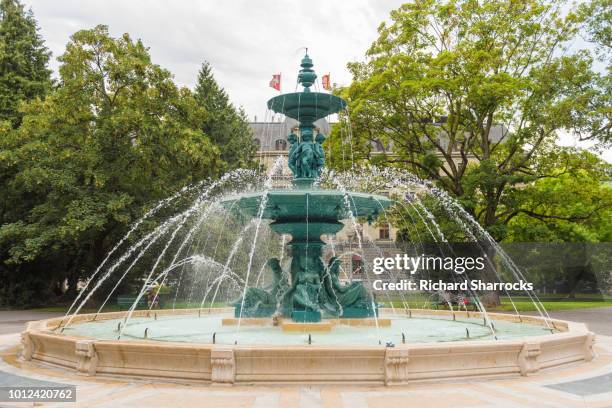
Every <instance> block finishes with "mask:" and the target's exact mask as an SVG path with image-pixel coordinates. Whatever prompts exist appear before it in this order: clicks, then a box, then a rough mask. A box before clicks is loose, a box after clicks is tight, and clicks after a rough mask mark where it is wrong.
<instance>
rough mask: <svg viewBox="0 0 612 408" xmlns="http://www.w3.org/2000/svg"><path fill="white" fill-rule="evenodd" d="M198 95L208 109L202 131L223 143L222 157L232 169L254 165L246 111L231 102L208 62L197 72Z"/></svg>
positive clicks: (197, 97) (202, 104) (196, 94)
mask: <svg viewBox="0 0 612 408" xmlns="http://www.w3.org/2000/svg"><path fill="white" fill-rule="evenodd" d="M195 98H196V100H197V101H198V104H199V105H200V106H202V107H203V108H204V109H206V111H207V112H208V115H207V117H206V120H205V121H204V122H203V125H202V130H203V131H204V133H206V134H207V135H208V136H209V137H210V138H211V140H212V141H213V142H214V143H216V144H217V145H218V146H223V149H222V151H221V158H222V159H223V160H224V161H225V162H226V163H228V165H229V167H230V168H232V169H235V168H246V167H250V166H252V165H253V163H252V157H253V154H254V153H255V146H254V144H253V136H252V134H251V128H250V127H249V124H248V121H247V118H246V114H245V113H244V111H243V110H242V109H239V110H236V108H235V107H234V106H233V105H232V104H231V102H230V101H229V97H228V95H227V93H226V92H225V90H224V89H223V88H220V87H219V85H218V84H217V82H216V81H215V78H214V76H213V73H212V68H211V66H210V64H209V63H207V62H206V63H204V64H202V68H201V69H200V72H199V74H198V81H197V84H196V88H195Z"/></svg>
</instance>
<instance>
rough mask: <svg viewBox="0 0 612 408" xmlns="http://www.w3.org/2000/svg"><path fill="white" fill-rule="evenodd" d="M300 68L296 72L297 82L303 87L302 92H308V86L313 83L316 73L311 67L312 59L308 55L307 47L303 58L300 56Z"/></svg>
mask: <svg viewBox="0 0 612 408" xmlns="http://www.w3.org/2000/svg"><path fill="white" fill-rule="evenodd" d="M300 66H301V67H302V69H301V70H300V73H299V74H298V82H299V83H300V84H302V86H303V87H304V92H310V87H311V86H312V84H314V81H315V80H316V79H317V74H316V73H315V71H314V69H312V66H313V64H312V59H310V57H309V56H308V48H306V54H304V58H302V63H301V64H300Z"/></svg>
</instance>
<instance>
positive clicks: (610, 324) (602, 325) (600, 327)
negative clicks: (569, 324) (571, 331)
mask: <svg viewBox="0 0 612 408" xmlns="http://www.w3.org/2000/svg"><path fill="white" fill-rule="evenodd" d="M549 314H550V317H552V318H555V319H561V320H570V321H575V322H583V323H586V324H587V325H588V326H589V329H591V331H593V332H595V333H597V334H605V335H606V336H612V307H602V308H596V309H578V310H561V311H558V312H550V313H549Z"/></svg>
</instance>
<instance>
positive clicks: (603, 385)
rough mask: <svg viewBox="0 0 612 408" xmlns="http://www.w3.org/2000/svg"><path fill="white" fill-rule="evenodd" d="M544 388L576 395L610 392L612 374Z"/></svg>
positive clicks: (611, 389) (611, 388)
mask: <svg viewBox="0 0 612 408" xmlns="http://www.w3.org/2000/svg"><path fill="white" fill-rule="evenodd" d="M546 387H548V388H552V389H555V390H559V391H563V392H569V393H572V394H576V395H581V396H585V395H593V394H601V393H604V392H610V391H612V373H610V374H605V375H599V376H597V377H592V378H588V379H584V380H578V381H571V382H566V383H559V384H551V385H547V386H546Z"/></svg>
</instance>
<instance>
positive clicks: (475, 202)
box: [331, 0, 600, 239]
mask: <svg viewBox="0 0 612 408" xmlns="http://www.w3.org/2000/svg"><path fill="white" fill-rule="evenodd" d="M560 5H561V3H559V2H557V1H553V2H544V1H539V0H521V1H518V2H517V1H507V0H495V1H487V2H473V1H464V0H448V1H436V0H426V1H422V2H421V1H420V2H414V3H407V4H404V5H403V6H402V7H400V8H399V9H398V10H395V11H393V12H392V13H391V19H392V23H391V24H390V25H387V24H381V26H380V28H379V38H378V39H377V40H376V41H375V42H374V43H373V44H372V46H371V48H370V49H369V51H368V52H367V59H366V61H365V62H361V63H359V62H356V63H351V64H349V69H350V70H351V72H352V74H353V83H352V84H351V85H350V86H349V87H348V88H346V89H344V90H343V91H342V93H343V95H344V96H345V97H346V98H347V99H348V101H349V106H350V110H351V113H352V116H351V122H352V123H351V126H352V135H351V137H350V140H346V138H344V140H343V141H344V143H345V144H346V143H351V144H352V146H351V151H352V154H353V155H354V157H355V159H356V160H362V159H369V158H371V157H377V158H376V160H377V161H379V162H381V163H382V164H384V165H390V166H397V167H402V168H406V169H409V170H411V171H412V172H414V173H416V174H417V175H419V176H421V177H424V178H428V179H431V180H433V181H435V182H436V183H437V184H438V185H439V186H440V187H442V188H444V189H445V190H447V191H448V192H450V193H451V194H452V195H453V196H455V197H457V198H458V199H459V200H460V201H461V202H462V203H463V205H464V206H465V207H466V209H467V210H468V211H469V212H470V213H472V214H473V215H474V216H475V217H476V218H477V219H478V220H479V221H480V222H481V224H482V225H483V226H484V227H485V228H487V229H488V230H489V231H490V232H491V233H492V234H493V236H494V237H495V238H497V239H500V238H503V237H504V236H505V230H506V224H507V222H508V216H509V214H512V213H513V212H514V211H515V208H514V207H513V205H515V204H516V202H515V201H513V200H508V199H507V198H509V197H511V196H512V194H511V193H512V192H513V191H516V190H518V189H521V188H522V186H524V185H525V184H528V183H530V182H533V181H535V180H537V179H538V178H540V177H543V176H545V175H549V174H550V173H549V170H550V169H551V165H552V163H551V160H550V159H549V158H548V157H550V155H554V154H555V153H554V151H555V146H554V142H555V140H556V138H557V136H558V133H559V132H560V131H562V130H573V129H574V128H575V127H579V126H582V125H584V126H586V125H585V124H584V123H581V122H580V120H581V118H584V117H585V115H586V111H588V109H590V100H591V98H592V97H593V95H598V93H599V92H600V91H599V88H598V86H597V81H599V80H600V76H599V75H598V74H597V73H595V72H593V71H592V69H591V64H592V59H591V57H590V55H589V54H588V53H587V52H585V51H579V52H577V53H574V54H570V53H569V52H567V50H566V49H565V48H564V45H565V44H567V42H568V41H569V40H571V39H572V38H573V37H574V36H575V35H576V33H577V31H578V28H579V22H580V20H579V18H577V17H576V14H575V13H572V12H570V13H569V14H568V15H566V16H563V15H561V12H560ZM562 51H565V52H562ZM338 139H342V138H336V141H335V142H334V143H335V144H336V146H332V147H331V150H332V152H333V153H334V154H333V157H335V158H336V159H338V158H339V157H340V156H341V155H340V154H338V151H339V150H342V148H341V147H339V146H338V145H339V144H340V141H338ZM374 145H377V146H379V147H382V148H383V152H382V153H378V154H376V155H373V149H372V146H374ZM534 215H537V214H534Z"/></svg>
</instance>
